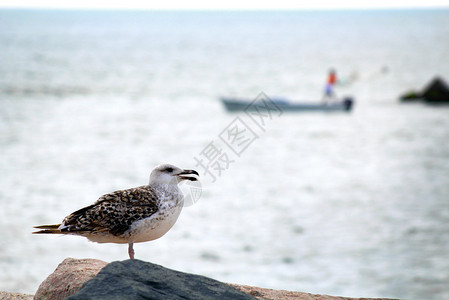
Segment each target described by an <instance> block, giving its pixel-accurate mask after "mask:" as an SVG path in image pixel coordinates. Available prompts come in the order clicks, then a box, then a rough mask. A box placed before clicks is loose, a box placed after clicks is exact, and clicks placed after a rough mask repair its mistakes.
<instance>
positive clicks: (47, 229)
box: [33, 224, 63, 234]
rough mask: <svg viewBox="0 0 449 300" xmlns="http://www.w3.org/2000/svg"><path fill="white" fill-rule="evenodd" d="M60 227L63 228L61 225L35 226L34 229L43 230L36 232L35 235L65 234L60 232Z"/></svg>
mask: <svg viewBox="0 0 449 300" xmlns="http://www.w3.org/2000/svg"><path fill="white" fill-rule="evenodd" d="M59 226H61V224H55V225H41V226H34V228H37V229H42V230H39V231H34V232H33V233H39V234H41V233H63V232H61V230H59Z"/></svg>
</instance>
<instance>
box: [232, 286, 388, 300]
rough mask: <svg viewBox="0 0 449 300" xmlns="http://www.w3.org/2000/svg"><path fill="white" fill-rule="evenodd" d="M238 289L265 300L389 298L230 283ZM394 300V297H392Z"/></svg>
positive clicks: (360, 299)
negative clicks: (306, 291)
mask: <svg viewBox="0 0 449 300" xmlns="http://www.w3.org/2000/svg"><path fill="white" fill-rule="evenodd" d="M230 285H231V286H233V287H235V288H236V289H238V290H240V291H242V292H245V293H246V294H249V295H251V296H254V297H255V298H257V299H263V300H281V299H282V300H362V299H363V300H388V299H386V298H348V297H336V296H329V295H318V294H309V293H303V292H291V291H283V290H272V289H264V288H260V287H254V286H249V285H239V284H230ZM390 300H392V299H390Z"/></svg>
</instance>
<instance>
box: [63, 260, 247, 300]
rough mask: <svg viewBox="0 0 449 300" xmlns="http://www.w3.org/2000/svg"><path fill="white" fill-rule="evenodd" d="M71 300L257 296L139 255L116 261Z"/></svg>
mask: <svg viewBox="0 0 449 300" xmlns="http://www.w3.org/2000/svg"><path fill="white" fill-rule="evenodd" d="M68 299H69V300H87V299H135V300H137V299H255V298H254V297H252V296H250V295H247V294H245V293H244V292H241V291H239V290H237V289H236V288H234V287H232V286H230V285H228V284H225V283H221V282H219V281H216V280H213V279H210V278H207V277H204V276H200V275H194V274H188V273H182V272H178V271H174V270H170V269H167V268H164V267H162V266H159V265H155V264H152V263H148V262H144V261H141V260H137V259H129V260H125V261H121V262H113V263H110V264H109V265H107V266H106V267H104V268H103V269H102V270H101V271H100V272H99V273H98V275H97V276H96V277H95V278H94V279H92V280H90V281H88V282H87V283H86V284H85V285H84V286H83V287H82V288H81V290H79V291H78V292H77V293H75V294H73V295H72V296H70V297H69V298H68Z"/></svg>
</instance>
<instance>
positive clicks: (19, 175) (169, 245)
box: [0, 10, 449, 299]
mask: <svg viewBox="0 0 449 300" xmlns="http://www.w3.org/2000/svg"><path fill="white" fill-rule="evenodd" d="M448 58H449V10H422V11H417V10H408V11H399V10H398V11H329V12H313V11H310V12H282V11H277V12H260V11H259V12H218V11H217V12H171V11H168V12H162V11H158V12H140V11H126V12H124V11H38V10H29V11H27V10H23V11H19V10H0V178H1V179H0V204H1V218H0V228H1V229H2V230H1V233H0V240H1V243H0V269H1V272H0V290H6V291H16V292H25V293H34V292H35V291H36V289H37V287H38V285H39V283H40V282H42V281H43V280H44V279H45V278H46V276H48V275H49V274H50V273H51V272H52V271H53V270H54V269H55V268H56V266H57V265H58V263H60V262H61V261H62V260H63V259H64V258H66V257H76V258H97V259H102V260H106V261H114V260H124V259H126V258H127V248H126V245H115V244H94V243H89V242H87V240H85V239H83V238H79V237H67V236H65V237H55V236H34V235H31V231H32V226H33V225H39V224H53V223H57V222H60V221H61V220H62V218H63V217H65V216H66V215H67V214H69V213H71V212H72V211H74V210H76V209H78V208H80V207H83V206H86V205H89V204H91V203H93V202H94V201H95V200H96V199H97V198H98V197H99V196H100V195H102V194H104V193H107V192H110V191H113V190H117V189H122V188H128V187H133V186H138V185H142V184H145V183H146V182H147V181H148V177H149V173H150V171H151V170H152V169H153V168H154V167H155V166H156V165H158V164H161V163H172V164H175V165H178V166H180V167H182V168H193V169H197V170H198V171H199V172H200V173H201V178H202V196H201V198H200V200H199V201H197V202H196V203H195V205H191V206H189V207H186V208H185V209H184V211H183V213H182V214H181V217H180V219H179V220H178V222H177V224H176V225H175V226H174V228H173V229H172V230H171V231H170V232H169V233H168V234H167V235H166V236H164V237H163V238H161V239H159V240H157V241H154V242H149V243H143V244H137V245H135V250H136V257H137V258H139V259H142V260H145V261H151V262H154V263H157V264H162V265H164V266H166V267H169V268H174V269H177V270H182V271H187V272H193V273H198V274H202V275H206V276H210V277H212V278H215V279H218V280H222V281H225V282H233V283H242V284H249V285H257V286H262V287H267V288H275V289H287V290H297V291H305V292H310V293H324V294H331V295H344V296H352V297H399V298H405V299H448V298H449V143H448V140H449V107H433V106H426V105H423V104H407V105H405V104H400V103H399V102H398V96H399V95H400V94H402V93H403V92H406V91H408V90H410V89H422V88H423V87H424V86H425V85H426V83H427V82H429V81H430V80H431V79H432V78H433V77H434V76H437V75H438V76H442V77H443V78H445V79H446V80H449V59H448ZM330 68H335V69H336V70H337V73H338V76H339V77H340V85H339V86H337V94H338V95H339V96H345V95H351V96H353V97H354V98H355V99H356V105H355V109H354V111H353V112H352V113H350V114H345V113H334V114H330V113H327V114H326V113H302V114H287V113H284V114H282V115H281V116H277V115H276V116H273V117H272V118H267V119H265V122H264V123H263V124H260V123H257V122H256V121H255V120H252V119H250V118H249V117H248V116H247V115H230V114H227V113H226V112H225V111H224V109H223V107H222V106H221V104H220V102H219V99H218V97H219V96H241V97H245V98H249V99H252V98H255V97H256V96H258V95H259V94H260V93H261V92H263V93H265V94H266V95H268V96H283V97H288V98H291V99H294V100H304V101H318V100H319V99H320V98H321V96H322V91H323V86H324V81H325V79H326V74H327V72H328V70H329V69H330ZM236 124H240V126H243V125H242V124H244V125H245V126H246V127H245V130H246V131H245V132H246V135H244V139H243V138H241V137H237V135H232V134H231V132H232V129H233V128H234V129H235V128H237V127H235V126H236ZM241 128H242V127H241ZM231 138H233V140H232V143H231V144H230V143H229V142H230V139H231ZM237 138H238V139H237ZM236 141H237V142H238V144H237V145H236ZM232 146H234V147H232Z"/></svg>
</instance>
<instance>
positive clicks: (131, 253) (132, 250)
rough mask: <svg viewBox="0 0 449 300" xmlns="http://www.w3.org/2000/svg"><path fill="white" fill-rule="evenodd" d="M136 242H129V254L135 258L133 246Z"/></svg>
mask: <svg viewBox="0 0 449 300" xmlns="http://www.w3.org/2000/svg"><path fill="white" fill-rule="evenodd" d="M133 245H134V243H129V244H128V254H129V258H131V259H134V248H133Z"/></svg>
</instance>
